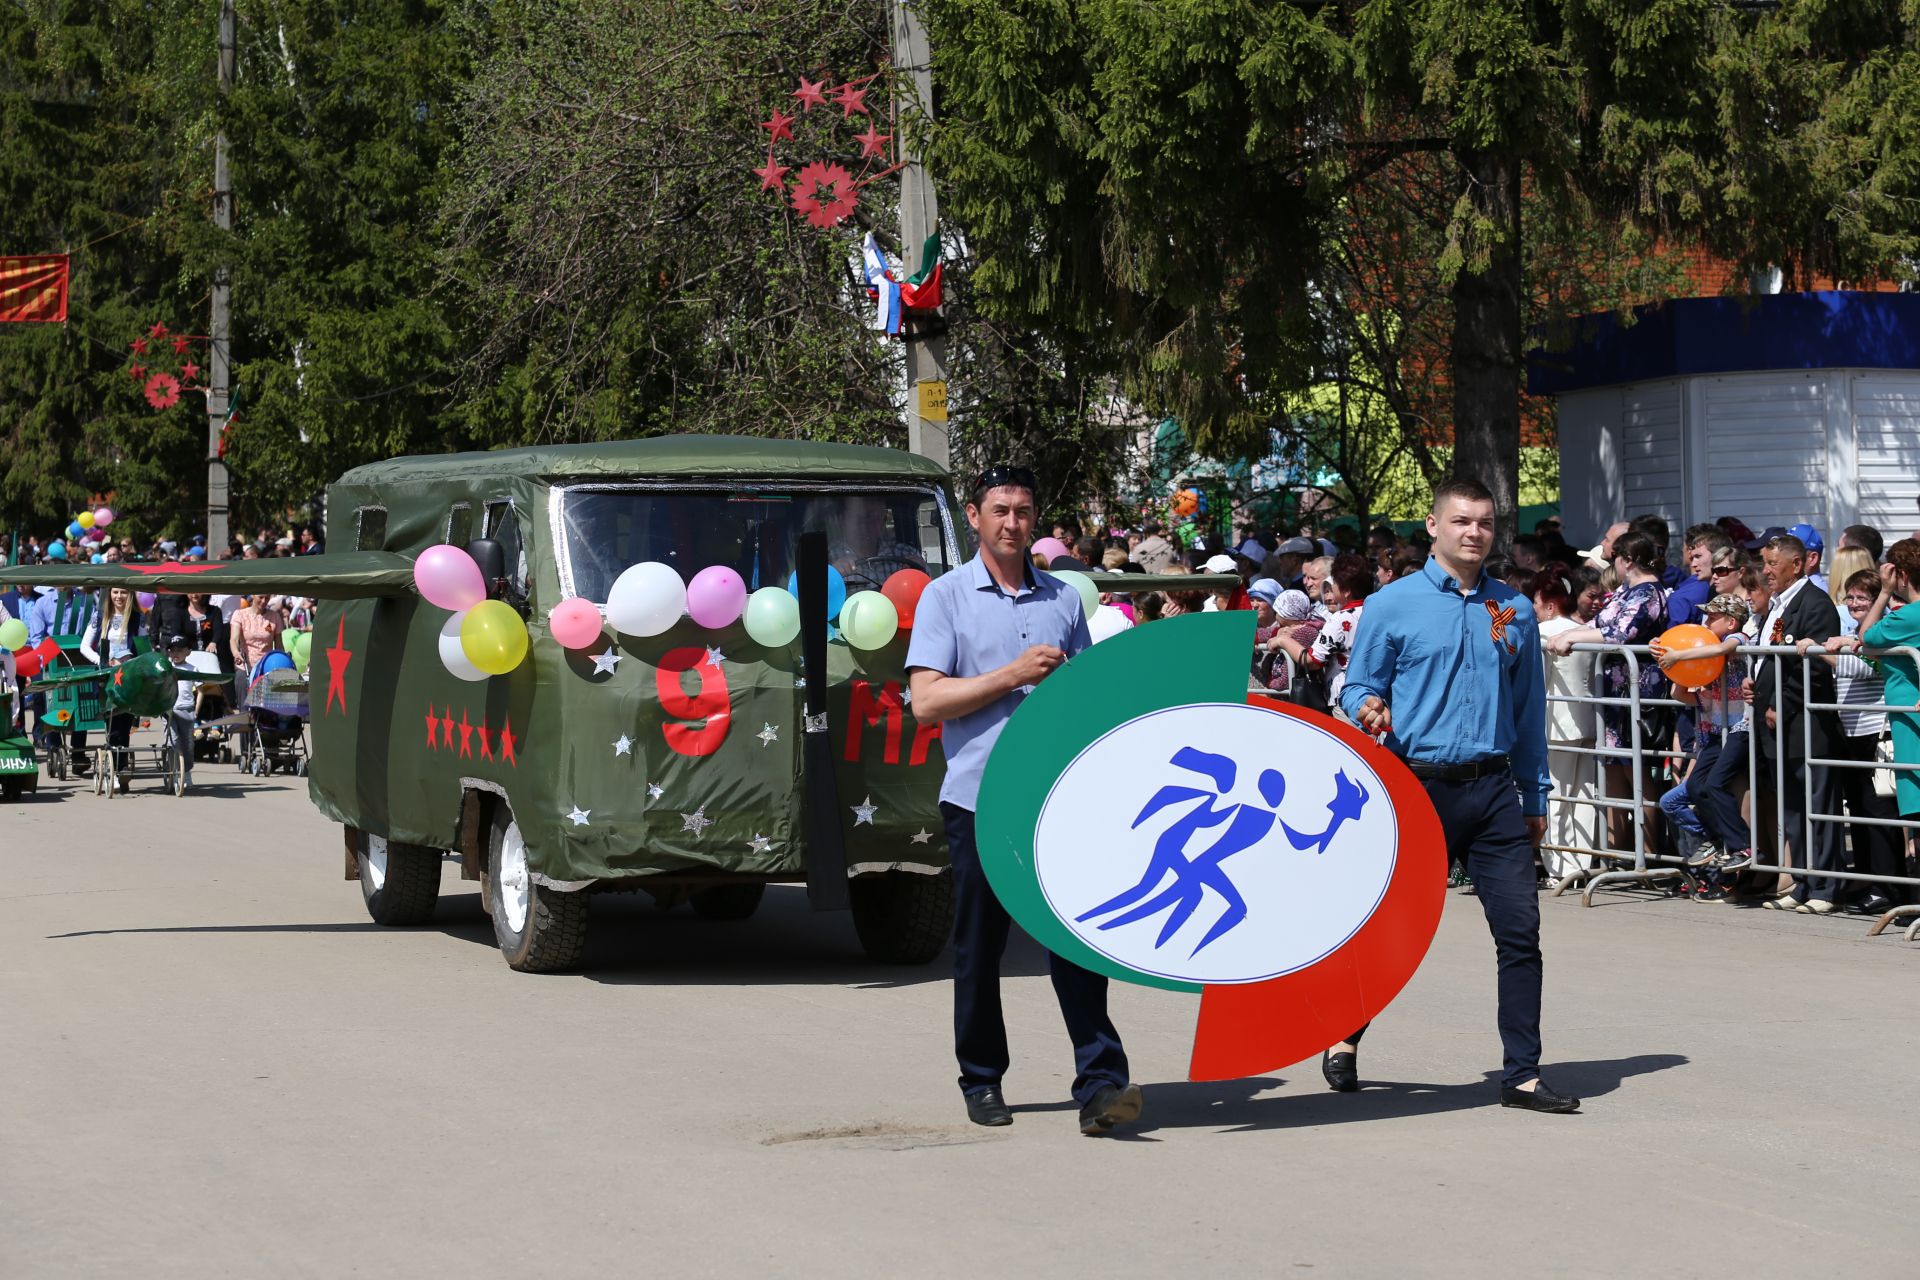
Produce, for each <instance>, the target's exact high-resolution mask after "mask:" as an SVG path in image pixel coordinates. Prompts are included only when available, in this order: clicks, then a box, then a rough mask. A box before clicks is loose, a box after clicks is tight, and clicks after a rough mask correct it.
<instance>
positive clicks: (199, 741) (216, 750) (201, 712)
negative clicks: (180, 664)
mask: <svg viewBox="0 0 1920 1280" xmlns="http://www.w3.org/2000/svg"><path fill="white" fill-rule="evenodd" d="M186 665H187V666H189V667H191V668H193V669H194V670H195V671H201V672H205V673H206V674H207V675H209V676H217V675H219V674H220V659H218V658H216V657H215V656H214V655H213V654H211V653H208V652H206V651H205V650H201V651H199V652H195V653H191V654H188V655H187V663H186ZM252 723H253V721H252V720H251V719H250V718H249V717H247V716H245V715H242V714H239V713H237V712H235V711H234V709H233V691H232V678H231V677H228V679H227V681H226V683H222V684H214V683H208V684H202V685H195V686H194V690H193V759H194V762H195V763H205V762H207V761H210V760H220V761H227V760H231V759H233V750H232V747H231V745H230V744H229V741H228V739H229V738H230V736H231V735H232V732H233V730H234V729H235V728H237V727H240V726H242V725H251V724H252Z"/></svg>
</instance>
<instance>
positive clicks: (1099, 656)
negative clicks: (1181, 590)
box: [977, 611, 1447, 1080]
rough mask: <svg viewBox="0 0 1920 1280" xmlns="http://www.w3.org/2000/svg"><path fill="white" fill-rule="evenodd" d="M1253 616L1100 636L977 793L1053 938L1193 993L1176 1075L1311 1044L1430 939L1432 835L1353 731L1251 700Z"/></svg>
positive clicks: (1435, 855)
mask: <svg viewBox="0 0 1920 1280" xmlns="http://www.w3.org/2000/svg"><path fill="white" fill-rule="evenodd" d="M1253 627H1254V621H1253V615H1252V614H1251V613H1248V612H1245V611H1233V612H1227V613H1202V614H1190V615H1185V616H1182V617H1178V618H1169V619H1165V620H1163V621H1160V622H1155V623H1152V624H1151V625H1148V626H1141V627H1135V628H1133V629H1132V630H1130V631H1125V632H1122V633H1121V634H1119V635H1117V636H1114V637H1112V638H1111V639H1108V640H1103V641H1101V642H1100V643H1099V644H1098V645H1095V646H1094V647H1093V648H1091V649H1089V650H1087V651H1085V652H1084V653H1081V654H1079V655H1077V656H1075V657H1074V658H1073V659H1072V660H1071V661H1070V662H1068V663H1067V665H1066V666H1064V667H1062V668H1060V669H1059V670H1058V671H1056V672H1054V673H1053V674H1052V675H1051V676H1049V677H1048V678H1047V679H1046V681H1044V682H1043V683H1042V684H1040V685H1039V686H1038V687H1037V688H1035V689H1034V691H1033V692H1032V693H1031V694H1030V695H1029V696H1028V697H1027V698H1026V700H1025V701H1024V702H1023V703H1022V704H1021V706H1020V708H1019V710H1018V711H1016V712H1015V713H1014V716H1013V718H1012V720H1011V721H1009V722H1008V724H1007V727H1006V730H1005V732H1003V733H1002V734H1001V736H1000V741H999V742H998V744H997V745H996V746H995V747H994V751H993V756H992V758H991V759H990V760H989V761H988V762H987V771H986V776H985V779H984V780H983V782H982V784H981V788H980V800H979V811H978V825H977V831H978V839H979V847H980V861H981V864H982V866H983V867H984V868H985V869H986V873H987V878H988V880H989V881H991V882H992V884H993V888H994V892H995V893H996V894H997V895H998V896H999V898H1000V900H1001V902H1003V903H1004V904H1005V905H1006V908H1007V910H1008V912H1010V913H1011V914H1012V916H1013V918H1014V919H1015V920H1017V921H1019V923H1020V926H1021V927H1022V928H1023V929H1025V930H1026V931H1027V932H1028V933H1030V934H1032V935H1033V937H1034V938H1035V939H1036V940H1037V941H1038V942H1040V944H1041V945H1043V946H1045V947H1046V948H1047V949H1048V950H1050V951H1052V952H1054V953H1055V954H1057V955H1060V956H1062V957H1064V958H1066V959H1068V960H1072V961H1073V962H1074V963H1076V964H1078V965H1081V966H1083V967H1084V968H1087V969H1091V970H1093V971H1095V972H1097V973H1104V974H1106V975H1107V976H1108V977H1111V978H1117V979H1119V980H1120V981H1122V982H1135V983H1140V984H1142V985H1145V986H1154V987H1164V988H1167V989H1169V990H1174V991H1198V992H1199V993H1200V1017H1199V1022H1198V1024H1197V1025H1196V1027H1195V1029H1194V1036H1193V1057H1192V1061H1191V1064H1190V1066H1189V1068H1188V1076H1189V1078H1191V1079H1194V1080H1227V1079H1234V1078H1238V1077H1241V1076H1250V1075H1258V1074H1260V1073H1261V1072H1265V1071H1271V1070H1274V1069H1276V1068H1279V1067H1284V1066H1287V1065H1289V1064H1291V1063H1295V1062H1298V1061H1300V1060H1302V1059H1303V1058H1308V1057H1312V1056H1313V1055H1315V1054H1317V1053H1319V1052H1321V1051H1322V1050H1324V1049H1326V1048H1328V1047H1329V1046H1331V1045H1333V1044H1336V1043H1338V1042H1339V1041H1340V1040H1342V1039H1344V1038H1345V1037H1346V1036H1347V1035H1348V1034H1350V1033H1351V1032H1353V1031H1356V1030H1358V1029H1359V1028H1360V1027H1362V1026H1364V1025H1365V1024H1366V1023H1368V1022H1370V1021H1371V1020H1372V1019H1373V1018H1374V1017H1375V1016H1376V1015H1378V1014H1379V1012H1380V1011H1381V1010H1382V1009H1384V1008H1386V1006H1387V1005H1388V1004H1389V1003H1390V1002H1391V1001H1392V1000H1393V998H1394V997H1395V996H1396V995H1398V994H1399V993H1400V989H1401V988H1402V987H1404V986H1405V985H1406V984H1407V982H1408V980H1409V979H1411V978H1412V977H1413V974H1414V971H1415V970H1416V969H1418V968H1419V966H1420V961H1421V959H1422V958H1423V957H1424V956H1425V955H1426V953H1427V947H1428V945H1429V944H1430V943H1431V942H1432V941H1433V934H1434V930H1435V929H1436V928H1437V927H1438V926H1439V923H1440V908H1441V905H1442V901H1443V898H1444V896H1445V889H1446V874H1447V855H1446V839H1445V836H1444V834H1443V833H1442V831H1441V828H1440V819H1439V817H1438V816H1437V815H1436V814H1435V813H1434V809H1433V804H1432V802H1431V801H1429V800H1428V799H1427V794H1426V790H1425V788H1423V787H1422V786H1421V785H1420V783H1419V781H1418V780H1417V779H1416V778H1414V776H1413V774H1412V773H1411V772H1409V771H1408V769H1407V767H1406V766H1405V765H1404V764H1402V763H1401V762H1400V761H1399V760H1398V759H1396V758H1395V757H1394V756H1393V755H1391V754H1390V753H1388V752H1387V751H1386V750H1384V749H1383V748H1381V747H1380V746H1379V745H1377V744H1376V743H1374V742H1373V741H1372V740H1371V739H1369V738H1368V737H1367V736H1366V735H1365V734H1363V733H1361V732H1360V731H1359V730H1357V729H1355V728H1354V727H1352V726H1351V725H1347V724H1344V723H1341V722H1339V721H1336V720H1334V719H1332V718H1330V717H1328V716H1323V715H1318V714H1316V713H1313V712H1308V711H1302V710H1299V709H1298V708H1295V707H1293V706H1290V705H1288V704H1286V703H1283V702H1280V701H1277V700H1274V699H1270V698H1266V697H1261V696H1258V695H1253V696H1250V695H1249V694H1248V691H1247V670H1248V665H1249V658H1250V656H1251V654H1252V652H1253Z"/></svg>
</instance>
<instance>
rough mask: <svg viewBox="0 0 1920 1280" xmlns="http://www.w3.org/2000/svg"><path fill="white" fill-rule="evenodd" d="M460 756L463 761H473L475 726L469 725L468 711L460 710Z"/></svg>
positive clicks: (463, 708)
mask: <svg viewBox="0 0 1920 1280" xmlns="http://www.w3.org/2000/svg"><path fill="white" fill-rule="evenodd" d="M460 755H461V757H462V758H463V759H467V760H471V759H473V726H472V725H470V724H468V723H467V709H466V708H465V707H462V708H460Z"/></svg>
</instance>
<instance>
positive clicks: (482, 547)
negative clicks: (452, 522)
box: [467, 538, 507, 600]
mask: <svg viewBox="0 0 1920 1280" xmlns="http://www.w3.org/2000/svg"><path fill="white" fill-rule="evenodd" d="M467 554H468V555H470V556H472V557H473V562H474V563H475V564H477V565H479V566H480V576H481V578H483V579H485V581H486V584H487V599H489V600H498V599H500V598H501V597H502V596H503V595H505V594H506V588H507V553H506V551H505V550H504V549H503V548H502V547H501V546H500V544H499V543H498V542H495V541H494V540H493V539H492V538H475V539H474V540H473V541H471V542H469V543H468V544H467Z"/></svg>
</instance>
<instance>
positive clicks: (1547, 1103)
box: [1500, 1080, 1580, 1116]
mask: <svg viewBox="0 0 1920 1280" xmlns="http://www.w3.org/2000/svg"><path fill="white" fill-rule="evenodd" d="M1500 1105H1501V1106H1503V1107H1519V1108H1520V1109H1521V1110H1522V1111H1545V1112H1549V1113H1550V1114H1553V1115H1562V1116H1564V1115H1571V1114H1573V1113H1574V1112H1575V1111H1578V1110H1579V1109H1580V1099H1578V1098H1563V1097H1561V1096H1560V1095H1559V1094H1557V1093H1555V1092H1554V1091H1553V1090H1551V1089H1549V1088H1547V1082H1546V1081H1545V1080H1542V1081H1540V1082H1539V1083H1538V1084H1536V1085H1535V1086H1534V1087H1533V1088H1531V1089H1515V1088H1513V1087H1512V1086H1510V1085H1502V1086H1501V1087H1500Z"/></svg>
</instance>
